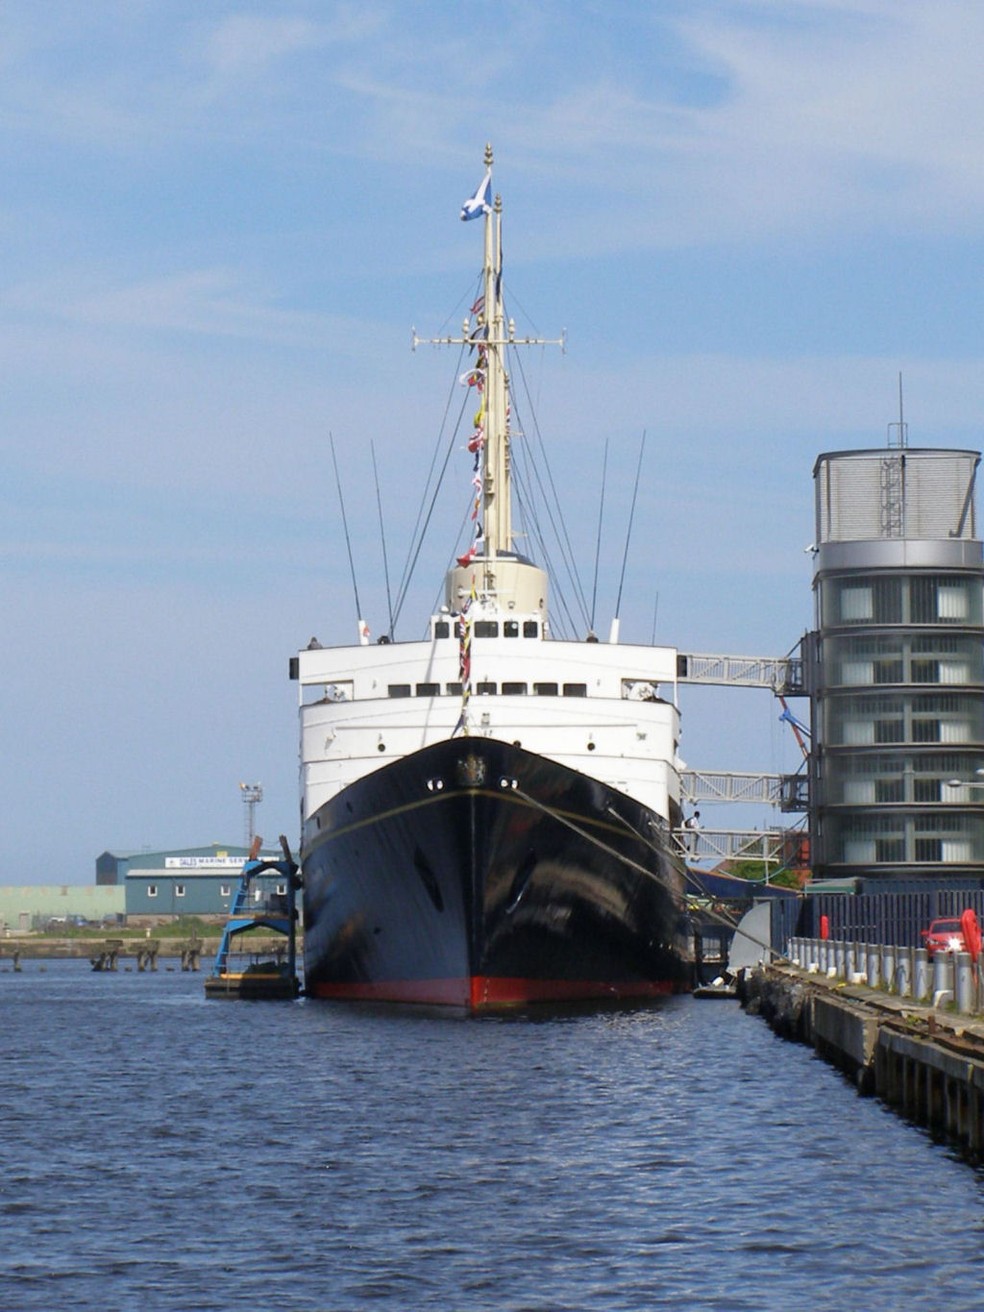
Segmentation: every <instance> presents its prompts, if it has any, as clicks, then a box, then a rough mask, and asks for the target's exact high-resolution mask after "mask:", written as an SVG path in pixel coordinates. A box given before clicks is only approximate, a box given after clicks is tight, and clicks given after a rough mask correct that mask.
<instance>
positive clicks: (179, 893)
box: [174, 884, 185, 897]
mask: <svg viewBox="0 0 984 1312" xmlns="http://www.w3.org/2000/svg"><path fill="white" fill-rule="evenodd" d="M184 895H185V886H184V884H175V885H174V896H175V897H184Z"/></svg>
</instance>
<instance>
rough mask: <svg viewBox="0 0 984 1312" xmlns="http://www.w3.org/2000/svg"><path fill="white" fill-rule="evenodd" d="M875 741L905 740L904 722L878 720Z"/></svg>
mask: <svg viewBox="0 0 984 1312" xmlns="http://www.w3.org/2000/svg"><path fill="white" fill-rule="evenodd" d="M875 742H876V743H902V742H905V725H904V724H903V723H902V721H901V720H876V721H875Z"/></svg>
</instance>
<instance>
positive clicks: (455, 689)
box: [444, 683, 461, 697]
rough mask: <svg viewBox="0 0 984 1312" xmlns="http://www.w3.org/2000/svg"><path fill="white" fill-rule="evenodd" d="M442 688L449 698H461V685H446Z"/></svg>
mask: <svg viewBox="0 0 984 1312" xmlns="http://www.w3.org/2000/svg"><path fill="white" fill-rule="evenodd" d="M444 688H445V691H446V692H447V694H448V696H449V697H460V696H461V684H460V683H447V684H445V685H444Z"/></svg>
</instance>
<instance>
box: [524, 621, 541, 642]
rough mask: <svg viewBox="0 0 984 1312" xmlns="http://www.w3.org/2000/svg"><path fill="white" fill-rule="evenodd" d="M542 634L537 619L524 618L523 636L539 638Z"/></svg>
mask: <svg viewBox="0 0 984 1312" xmlns="http://www.w3.org/2000/svg"><path fill="white" fill-rule="evenodd" d="M539 636H540V626H539V624H538V623H537V622H536V620H523V637H524V638H538V637H539Z"/></svg>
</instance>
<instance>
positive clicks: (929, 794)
mask: <svg viewBox="0 0 984 1312" xmlns="http://www.w3.org/2000/svg"><path fill="white" fill-rule="evenodd" d="M940 783H941V781H940V780H939V779H914V780H913V781H912V798H913V801H915V802H939V801H941V800H942V797H941V791H940Z"/></svg>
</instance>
